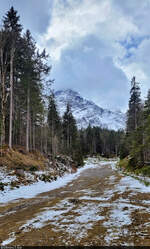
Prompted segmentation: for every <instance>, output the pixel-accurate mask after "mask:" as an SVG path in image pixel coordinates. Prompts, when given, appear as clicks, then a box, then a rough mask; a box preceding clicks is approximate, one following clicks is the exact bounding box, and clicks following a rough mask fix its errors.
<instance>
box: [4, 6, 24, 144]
mask: <svg viewBox="0 0 150 249" xmlns="http://www.w3.org/2000/svg"><path fill="white" fill-rule="evenodd" d="M19 19H20V16H18V15H17V11H15V10H14V8H13V7H11V8H10V10H9V11H8V12H7V14H6V16H5V17H4V20H3V23H4V30H6V32H7V33H8V34H9V41H10V43H9V45H10V54H9V56H10V69H9V71H10V73H9V82H10V114H9V147H10V148H12V131H13V89H14V61H15V56H17V55H16V54H17V52H16V50H17V49H18V45H19V41H20V37H21V31H22V26H21V24H20V23H19Z"/></svg>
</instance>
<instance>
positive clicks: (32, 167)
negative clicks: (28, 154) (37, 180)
mask: <svg viewBox="0 0 150 249" xmlns="http://www.w3.org/2000/svg"><path fill="white" fill-rule="evenodd" d="M29 170H30V171H32V172H34V171H37V170H38V169H37V167H36V166H31V167H30V169H29Z"/></svg>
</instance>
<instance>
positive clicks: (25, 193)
mask: <svg viewBox="0 0 150 249" xmlns="http://www.w3.org/2000/svg"><path fill="white" fill-rule="evenodd" d="M98 163H100V165H107V164H108V163H109V164H111V161H109V162H106V161H101V162H100V161H99V160H98V159H97V158H89V159H88V160H87V161H86V164H85V166H84V167H82V168H79V169H78V171H77V172H76V173H74V174H65V175H64V176H63V177H58V178H57V180H56V181H53V182H43V181H38V182H35V183H33V184H31V185H27V186H24V185H23V186H20V187H19V188H17V189H11V188H10V186H8V187H7V188H6V190H5V191H0V204H2V203H7V202H9V201H13V200H16V199H19V198H32V197H34V196H36V195H37V194H40V193H43V192H48V191H51V190H54V189H58V188H60V187H63V186H65V185H67V184H68V183H69V182H71V181H73V180H74V179H76V178H77V177H78V176H79V175H80V173H81V172H82V171H83V170H86V169H89V168H94V167H97V164H98ZM4 176H5V177H4ZM0 177H1V181H2V179H3V182H4V181H5V182H7V183H8V182H10V181H12V179H13V180H16V177H15V176H12V177H10V176H6V174H5V175H4V173H1V175H0Z"/></svg>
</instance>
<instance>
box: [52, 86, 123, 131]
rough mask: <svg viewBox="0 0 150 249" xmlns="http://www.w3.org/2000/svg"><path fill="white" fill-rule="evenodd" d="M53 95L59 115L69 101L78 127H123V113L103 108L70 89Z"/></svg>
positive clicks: (115, 128) (114, 128)
mask: <svg viewBox="0 0 150 249" xmlns="http://www.w3.org/2000/svg"><path fill="white" fill-rule="evenodd" d="M55 97H56V103H57V106H58V110H59V112H60V115H61V116H62V115H63V113H64V111H65V110H66V104H67V103H68V102H69V103H70V105H71V109H72V113H73V116H74V117H75V119H76V121H77V125H78V128H86V127H87V126H88V125H89V124H90V125H91V126H101V127H107V128H109V129H113V130H118V129H124V127H125V114H123V113H121V112H120V111H110V110H107V109H103V108H101V107H99V106H98V105H96V104H95V103H94V102H92V101H89V100H86V99H85V98H83V97H82V96H81V95H80V94H79V93H77V92H75V91H73V90H71V89H67V90H60V91H56V92H55Z"/></svg>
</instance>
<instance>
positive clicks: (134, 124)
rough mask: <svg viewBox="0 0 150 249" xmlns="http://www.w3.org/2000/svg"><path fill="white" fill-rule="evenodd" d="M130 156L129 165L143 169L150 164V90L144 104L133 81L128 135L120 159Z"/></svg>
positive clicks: (138, 87)
mask: <svg viewBox="0 0 150 249" xmlns="http://www.w3.org/2000/svg"><path fill="white" fill-rule="evenodd" d="M126 156H129V159H130V160H129V165H131V166H133V167H139V168H140V167H143V166H144V165H145V164H149V163H150V90H149V91H148V94H147V97H146V100H145V102H144V103H143V102H142V99H141V91H140V86H139V83H138V82H136V79H135V77H133V78H132V81H131V90H130V99H129V108H128V113H127V124H126V134H125V136H124V140H123V143H122V145H121V154H120V157H121V159H122V158H125V157H126Z"/></svg>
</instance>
